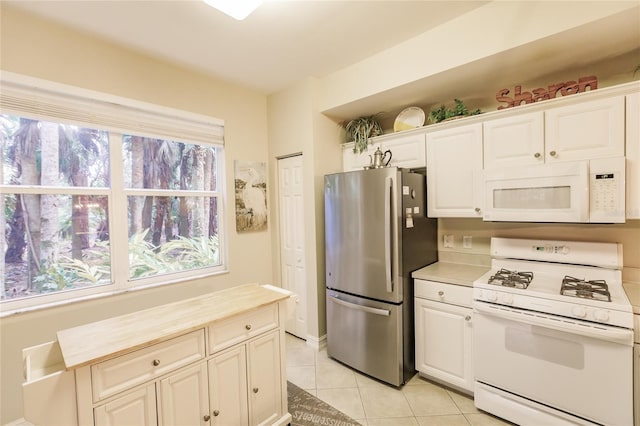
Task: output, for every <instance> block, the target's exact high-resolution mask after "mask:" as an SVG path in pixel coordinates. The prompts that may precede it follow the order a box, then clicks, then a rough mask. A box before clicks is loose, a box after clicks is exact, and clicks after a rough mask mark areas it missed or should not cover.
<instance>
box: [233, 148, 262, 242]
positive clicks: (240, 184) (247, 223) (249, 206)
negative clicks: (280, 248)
mask: <svg viewBox="0 0 640 426" xmlns="http://www.w3.org/2000/svg"><path fill="white" fill-rule="evenodd" d="M266 176H267V164H266V163H260V162H251V161H242V160H235V175H234V177H235V193H236V194H235V195H236V231H238V232H250V231H263V230H265V229H267V178H266Z"/></svg>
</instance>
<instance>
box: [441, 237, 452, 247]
mask: <svg viewBox="0 0 640 426" xmlns="http://www.w3.org/2000/svg"><path fill="white" fill-rule="evenodd" d="M442 245H443V246H444V248H453V235H445V236H444V241H443V242H442Z"/></svg>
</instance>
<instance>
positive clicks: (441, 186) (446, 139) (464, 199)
mask: <svg viewBox="0 0 640 426" xmlns="http://www.w3.org/2000/svg"><path fill="white" fill-rule="evenodd" d="M481 172H482V123H474V124H468V125H465V126H457V127H452V128H446V129H442V130H437V131H432V132H428V133H427V214H428V216H429V217H482V207H483V202H482V186H481V182H482V181H481V176H480V173H481Z"/></svg>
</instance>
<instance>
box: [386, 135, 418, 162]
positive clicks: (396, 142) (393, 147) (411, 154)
mask: <svg viewBox="0 0 640 426" xmlns="http://www.w3.org/2000/svg"><path fill="white" fill-rule="evenodd" d="M380 143H381V145H382V147H381V148H380V149H381V150H382V151H383V152H386V151H387V150H389V151H391V161H390V162H389V165H390V166H396V167H402V168H405V169H413V168H418V167H425V133H424V132H419V133H409V134H404V135H403V134H397V135H393V137H389V138H386V139H383V140H382V141H381V142H380Z"/></svg>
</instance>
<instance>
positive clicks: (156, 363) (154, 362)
mask: <svg viewBox="0 0 640 426" xmlns="http://www.w3.org/2000/svg"><path fill="white" fill-rule="evenodd" d="M152 364H153V365H154V367H157V366H159V365H160V360H159V359H154V360H153V362H152Z"/></svg>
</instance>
